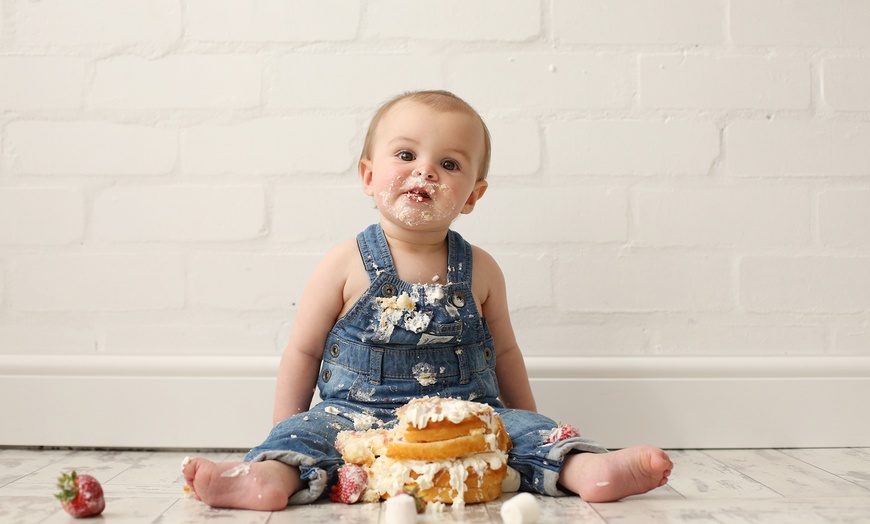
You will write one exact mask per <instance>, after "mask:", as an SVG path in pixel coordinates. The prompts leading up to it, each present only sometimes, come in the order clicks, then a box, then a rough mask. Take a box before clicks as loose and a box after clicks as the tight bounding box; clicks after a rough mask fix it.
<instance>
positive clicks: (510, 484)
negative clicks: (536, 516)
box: [501, 466, 520, 493]
mask: <svg viewBox="0 0 870 524" xmlns="http://www.w3.org/2000/svg"><path fill="white" fill-rule="evenodd" d="M519 490H520V474H519V473H518V472H517V470H515V469H514V468H512V467H510V466H508V469H507V476H505V478H504V480H503V481H501V491H502V493H516V492H517V491H519Z"/></svg>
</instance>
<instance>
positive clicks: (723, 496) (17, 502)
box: [0, 448, 870, 524]
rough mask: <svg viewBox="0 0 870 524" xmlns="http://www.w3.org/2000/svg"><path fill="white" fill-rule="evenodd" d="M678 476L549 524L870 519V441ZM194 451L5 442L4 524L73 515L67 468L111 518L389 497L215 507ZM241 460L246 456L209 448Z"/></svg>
mask: <svg viewBox="0 0 870 524" xmlns="http://www.w3.org/2000/svg"><path fill="white" fill-rule="evenodd" d="M669 453H670V454H671V457H672V458H673V459H674V462H675V464H676V466H675V469H674V473H673V475H672V476H671V482H670V483H669V484H668V485H667V486H665V487H663V488H660V489H657V490H655V491H653V492H651V493H648V494H646V495H641V496H636V497H629V498H628V499H625V500H623V501H620V502H616V503H611V504H587V503H585V502H583V501H582V500H580V499H578V498H575V497H571V498H549V497H539V498H538V500H539V502H540V503H541V510H542V514H541V518H540V520H539V522H541V523H551V522H553V523H555V522H584V523H585V522H590V523H611V522H619V523H632V522H639V523H663V522H691V523H789V524H794V523H822V522H837V523H846V522H856V523H859V522H870V448H862V449H783V450H776V449H759V450H706V451H699V450H673V451H670V452H669ZM187 454H191V455H193V454H194V453H190V452H167V451H156V452H155V451H81V450H30V449H0V523H3V524H6V523H9V524H27V523H58V522H72V521H73V520H74V519H72V518H71V517H69V516H68V515H67V514H66V513H65V512H64V511H63V510H62V509H61V508H60V505H59V503H58V502H57V501H56V500H55V499H54V498H53V497H52V494H53V493H54V490H55V482H56V478H57V475H58V473H59V472H60V471H64V470H70V469H76V470H78V471H79V472H81V473H89V474H91V475H94V476H95V477H97V478H98V479H99V480H100V481H101V482H102V484H103V487H104V490H105V492H106V499H107V507H106V511H105V512H104V513H103V519H102V521H103V522H106V523H108V524H127V523H131V524H132V523H136V524H140V523H141V524H174V523H197V522H205V523H207V522H221V523H227V524H235V523H244V524H267V523H268V524H281V523H288V524H289V523H308V522H311V523H315V522H316V523H323V522H327V521H340V522H351V523H360V524H378V523H379V522H382V515H381V507H380V505H379V504H356V505H353V506H345V505H342V504H333V503H329V502H323V503H318V504H315V505H312V506H307V507H291V508H288V509H286V510H284V511H279V512H275V513H268V512H253V511H234V510H215V509H211V508H208V507H206V506H205V505H203V504H201V503H199V502H196V501H194V500H192V499H186V498H184V497H183V496H182V485H183V481H182V479H181V477H180V464H181V461H182V459H183V458H184V456H185V455H187ZM198 455H204V456H208V457H209V458H211V459H213V460H238V459H240V457H241V455H240V454H237V453H214V452H212V453H206V454H198ZM510 496H511V495H505V496H503V497H502V498H501V499H500V500H498V501H495V502H492V503H489V504H485V505H476V506H468V507H466V509H465V510H463V511H452V510H451V509H450V508H449V507H448V508H447V509H446V510H445V511H444V512H443V513H441V514H432V515H425V516H423V518H421V519H419V522H445V521H446V522H475V523H500V522H502V521H501V518H500V517H499V508H500V507H501V504H502V503H503V502H504V501H505V500H507V499H508V498H509V497H510Z"/></svg>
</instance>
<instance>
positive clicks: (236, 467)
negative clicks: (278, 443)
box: [182, 458, 302, 511]
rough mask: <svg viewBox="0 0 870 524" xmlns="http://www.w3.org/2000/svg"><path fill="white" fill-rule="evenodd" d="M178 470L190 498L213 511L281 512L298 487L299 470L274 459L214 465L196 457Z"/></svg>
mask: <svg viewBox="0 0 870 524" xmlns="http://www.w3.org/2000/svg"><path fill="white" fill-rule="evenodd" d="M182 471H183V472H184V480H186V481H187V485H188V486H190V488H191V490H192V491H193V496H194V498H196V499H197V500H201V501H202V502H205V503H206V504H208V505H209V506H212V507H215V508H235V509H252V510H259V511H277V510H282V509H284V508H285V507H287V499H288V498H289V497H290V495H292V494H293V493H295V492H296V491H299V489H300V488H302V481H301V480H300V479H299V469H298V468H295V467H293V466H288V465H287V464H284V463H283V462H278V461H276V460H265V461H262V462H219V463H214V462H212V461H210V460H206V459H202V458H196V459H193V460H191V461H190V462H189V463H187V464H185V465H184V467H183V468H182Z"/></svg>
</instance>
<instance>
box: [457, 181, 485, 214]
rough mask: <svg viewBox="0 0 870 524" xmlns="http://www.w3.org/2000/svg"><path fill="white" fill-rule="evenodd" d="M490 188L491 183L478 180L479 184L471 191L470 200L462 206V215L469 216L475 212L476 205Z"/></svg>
mask: <svg viewBox="0 0 870 524" xmlns="http://www.w3.org/2000/svg"><path fill="white" fill-rule="evenodd" d="M488 187H489V182H487V181H486V180H478V181H477V183H475V184H474V189H472V190H471V195H469V197H468V200H466V201H465V205H464V206H462V214H463V215H467V214H469V213H471V212H472V211H473V210H474V205H475V204H477V201H478V200H480V199H481V198H483V194H484V193H486V188H488Z"/></svg>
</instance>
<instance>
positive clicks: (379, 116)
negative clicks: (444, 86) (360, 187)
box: [359, 90, 492, 180]
mask: <svg viewBox="0 0 870 524" xmlns="http://www.w3.org/2000/svg"><path fill="white" fill-rule="evenodd" d="M405 100H410V101H412V102H417V103H420V104H423V105H425V106H428V107H430V108H432V109H434V110H436V111H442V112H445V113H447V112H453V111H456V112H462V113H467V114H469V115H474V116H475V117H476V118H477V119H478V121H480V126H481V127H482V128H483V141H484V148H483V162H482V163H481V166H480V171H479V172H478V173H477V179H478V180H484V179H485V178H486V175H487V173H489V162H490V157H491V156H492V139H491V138H490V135H489V128H488V127H486V123H485V122H484V121H483V118H481V116H480V114H478V112H477V111H475V110H474V108H473V107H471V106H470V105H469V104H468V102H466V101H465V100H463V99H461V98H459V97H458V96H456V95H454V94H453V93H451V92H450V91H440V90H431V91H410V92H407V93H404V94H401V95H399V96H397V97H395V98H393V99H391V100H388V101H387V102H385V103H384V104H383V105H382V106H381V107H379V108H378V110H377V111H375V114H374V116H372V121H371V122H370V123H369V129H368V131H367V132H366V138H365V142H363V148H362V153H360V157H359V158H360V160H367V159H370V158H371V150H372V143H373V142H374V136H375V131H376V130H377V127H378V124H380V123H381V120H383V119H384V116H385V115H386V114H387V112H389V110H390V109H392V108H393V106H395V105H396V104H398V103H399V102H402V101H405Z"/></svg>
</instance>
